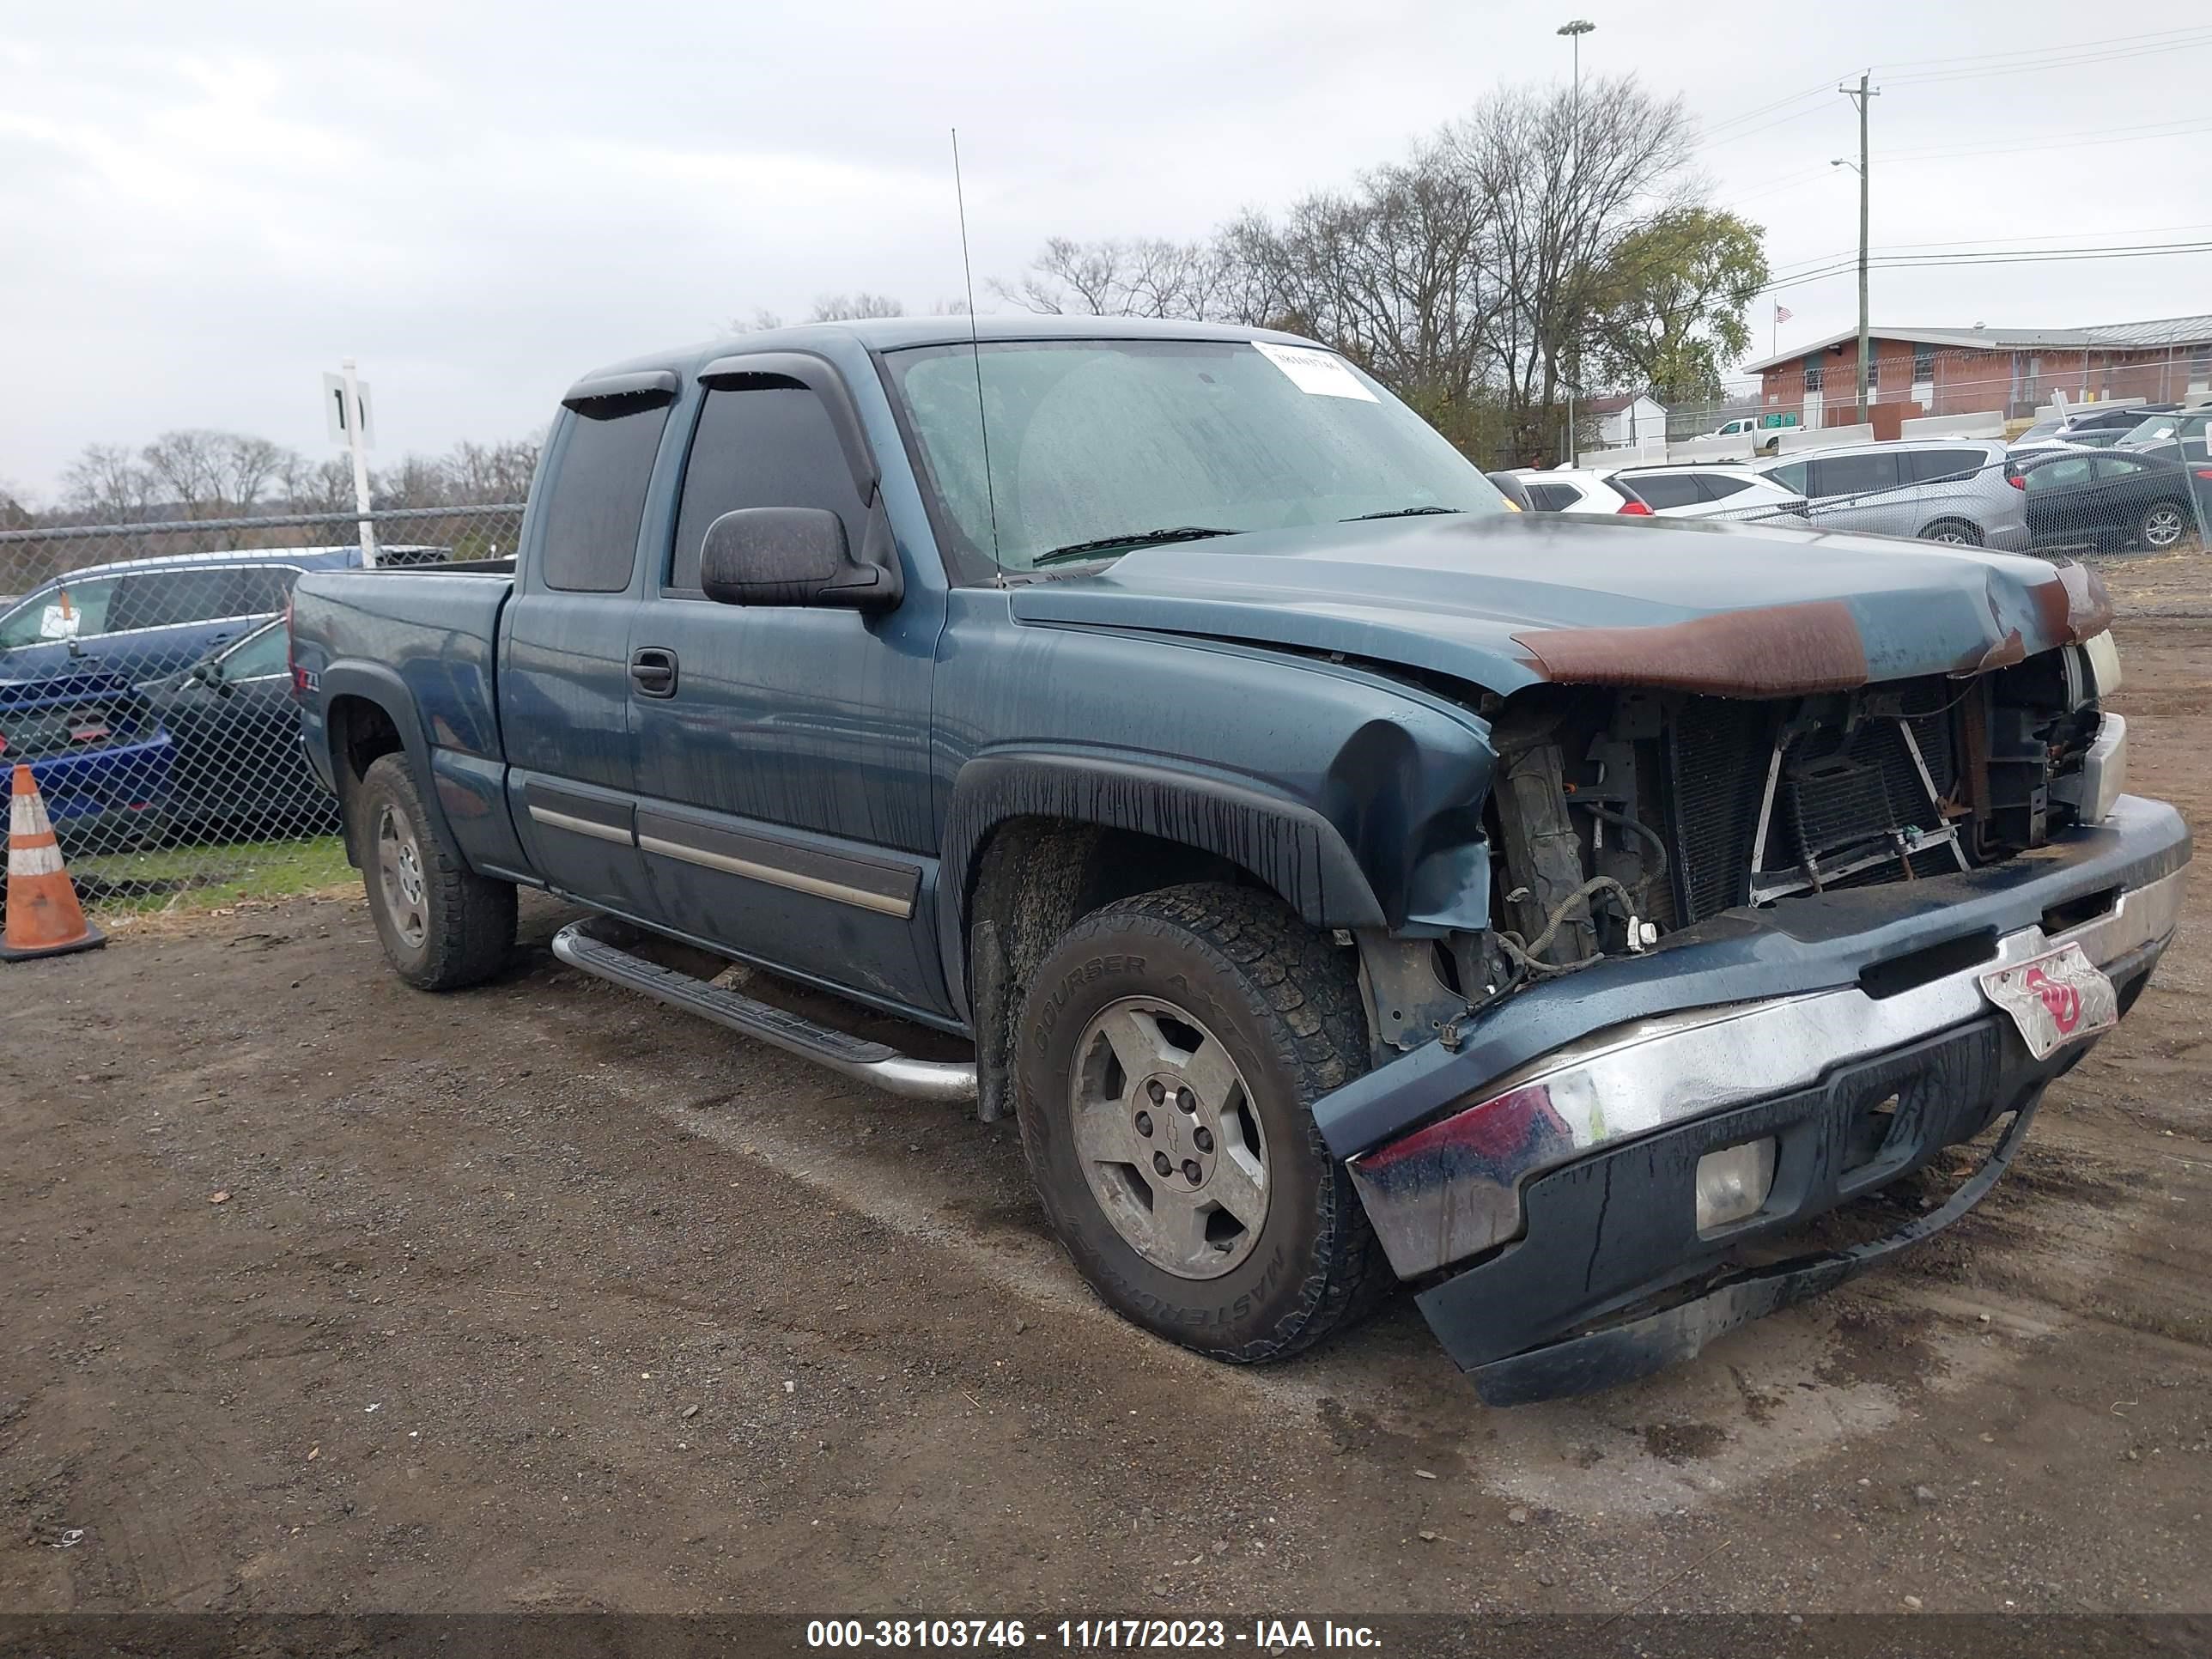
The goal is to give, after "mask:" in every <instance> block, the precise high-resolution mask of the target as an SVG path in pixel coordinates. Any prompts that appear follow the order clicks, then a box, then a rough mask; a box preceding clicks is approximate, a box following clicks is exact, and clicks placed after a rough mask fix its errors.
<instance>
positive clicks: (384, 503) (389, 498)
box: [369, 455, 453, 507]
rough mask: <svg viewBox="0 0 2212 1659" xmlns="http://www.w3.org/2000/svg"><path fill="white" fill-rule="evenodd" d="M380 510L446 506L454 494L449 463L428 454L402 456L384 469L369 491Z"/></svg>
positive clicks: (379, 472) (377, 475) (371, 498)
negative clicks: (449, 481)
mask: <svg viewBox="0 0 2212 1659" xmlns="http://www.w3.org/2000/svg"><path fill="white" fill-rule="evenodd" d="M369 499H370V500H371V501H374V503H375V505H377V506H378V507H445V506H447V505H449V504H450V503H451V501H452V499H453V498H452V494H451V491H450V489H449V485H448V477H447V467H446V465H445V464H444V463H443V462H441V461H440V460H437V459H434V458H433V457H430V456H428V455H402V456H401V457H400V458H399V459H398V461H396V462H394V463H393V464H392V465H390V466H387V467H382V468H380V469H379V470H378V471H377V474H376V477H375V479H374V487H373V488H372V489H371V490H370V492H369Z"/></svg>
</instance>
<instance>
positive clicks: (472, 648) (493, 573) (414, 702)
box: [292, 561, 514, 773]
mask: <svg viewBox="0 0 2212 1659" xmlns="http://www.w3.org/2000/svg"><path fill="white" fill-rule="evenodd" d="M501 563H505V561H501ZM513 580H514V579H513V574H512V572H511V570H500V569H497V568H485V566H483V565H479V566H477V567H474V568H461V567H458V566H451V565H448V566H443V567H441V566H436V565H426V566H420V567H416V568H402V569H380V570H349V571H324V572H316V573H313V574H309V575H307V576H303V577H302V578H301V580H300V582H299V585H298V586H296V587H295V589H294V590H293V595H292V659H293V662H294V664H295V666H296V667H297V668H298V670H299V671H301V673H303V674H305V675H307V676H308V677H310V683H311V684H313V685H314V686H315V687H316V688H317V689H318V690H319V694H320V695H319V696H316V697H313V698H310V699H308V701H307V719H308V732H307V736H308V750H309V752H310V754H311V755H313V754H315V752H316V751H317V750H318V747H319V745H320V744H323V743H325V741H326V739H325V737H324V734H323V732H321V731H320V730H319V729H318V728H319V726H320V725H321V721H320V720H319V718H318V715H319V714H321V713H322V712H323V711H324V710H325V709H327V708H332V707H335V706H336V705H337V703H338V702H340V701H341V700H342V699H343V698H344V697H345V696H348V695H350V694H356V693H357V694H362V695H368V696H374V694H375V693H376V692H377V691H378V690H382V691H384V692H386V693H387V694H396V695H389V696H386V697H384V698H382V699H381V701H382V702H384V705H385V706H386V708H392V707H395V706H396V707H398V708H402V709H406V710H411V711H413V712H414V713H415V714H416V716H417V717H418V719H419V721H420V737H421V739H422V743H423V745H424V747H425V749H426V750H427V751H428V757H429V758H430V759H431V760H432V763H433V764H434V766H435V767H437V768H439V769H445V768H452V767H457V768H459V769H465V770H471V771H478V772H483V773H491V772H495V771H496V769H498V768H500V767H501V764H502V762H501V747H500V736H499V703H498V696H497V692H498V683H497V674H496V670H495V658H496V654H497V652H496V642H497V641H498V638H499V619H500V612H501V609H502V608H503V607H504V606H505V605H506V604H507V595H508V594H509V593H510V592H512V591H513ZM395 683H396V684H395ZM323 753H324V755H325V756H326V755H327V750H326V749H325V750H323Z"/></svg>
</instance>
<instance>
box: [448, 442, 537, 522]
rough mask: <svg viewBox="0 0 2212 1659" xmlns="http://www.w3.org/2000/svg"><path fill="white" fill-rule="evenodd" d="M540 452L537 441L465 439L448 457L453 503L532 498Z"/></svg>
mask: <svg viewBox="0 0 2212 1659" xmlns="http://www.w3.org/2000/svg"><path fill="white" fill-rule="evenodd" d="M445 464H446V474H447V489H449V491H450V492H451V495H452V498H453V500H454V501H457V502H465V503H469V504H471V505H489V504H490V503H494V502H505V501H521V500H522V499H524V497H526V495H529V493H530V480H531V477H532V474H534V473H535V472H536V471H538V440H537V439H535V438H510V439H508V440H507V441H505V442H504V443H495V444H477V443H471V442H469V441H467V440H466V439H463V440H462V441H460V442H459V443H458V444H455V445H454V446H453V451H452V453H450V454H448V455H447V457H446V463H445Z"/></svg>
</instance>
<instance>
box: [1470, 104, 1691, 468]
mask: <svg viewBox="0 0 2212 1659" xmlns="http://www.w3.org/2000/svg"><path fill="white" fill-rule="evenodd" d="M1690 136H1691V128H1690V120H1689V116H1688V114H1687V113H1686V111H1685V110H1684V108H1683V106H1682V102H1681V100H1680V99H1679V98H1675V99H1668V100H1659V99H1656V98H1655V97H1653V96H1652V95H1651V94H1649V93H1647V92H1645V91H1644V88H1642V87H1641V86H1639V85H1638V83H1637V82H1636V81H1635V79H1634V78H1633V77H1632V76H1631V77H1626V78H1623V79H1617V80H1616V79H1605V80H1600V81H1597V82H1593V83H1591V84H1589V86H1587V87H1586V88H1585V89H1584V90H1583V94H1582V97H1581V100H1580V101H1579V105H1577V102H1576V101H1575V100H1573V98H1572V97H1571V94H1570V93H1569V92H1568V91H1567V90H1566V89H1565V88H1553V89H1550V90H1548V91H1545V92H1531V91H1525V90H1517V91H1504V92H1498V93H1495V94H1492V95H1491V96H1490V97H1489V98H1487V99H1486V100H1484V101H1483V103H1481V104H1480V105H1479V106H1477V107H1476V108H1475V109H1474V111H1473V112H1471V113H1469V114H1468V116H1467V117H1465V118H1463V119H1462V120H1460V121H1458V122H1456V123H1455V124H1454V125H1452V126H1451V127H1449V128H1448V129H1447V130H1446V132H1445V135H1444V143H1445V144H1446V145H1447V146H1449V149H1450V151H1451V153H1452V155H1453V157H1454V162H1455V167H1457V169H1458V170H1459V171H1460V172H1461V173H1462V175H1463V176H1464V177H1465V178H1466V179H1468V183H1469V185H1471V186H1472V188H1473V189H1474V191H1476V192H1477V194H1478V195H1479V196H1480V198H1481V200H1482V201H1483V203H1484V205H1485V209H1486V214H1487V216H1488V220H1489V226H1488V234H1487V237H1486V249H1487V256H1486V257H1487V258H1488V261H1489V263H1490V264H1491V267H1492V279H1493V280H1494V281H1495V282H1496V283H1498V285H1499V287H1500V288H1501V289H1503V290H1504V295H1505V299H1506V311H1505V313H1504V318H1503V319H1502V320H1503V321H1504V324H1505V326H1504V329H1503V330H1502V331H1501V332H1500V335H1499V338H1498V343H1499V345H1500V347H1501V350H1500V352H1499V358H1500V366H1501V368H1502V369H1503V372H1504V381H1505V390H1506V393H1507V398H1508V401H1509V403H1510V404H1511V405H1512V407H1513V408H1514V409H1515V410H1516V412H1517V414H1518V415H1519V416H1520V417H1521V420H1522V424H1523V428H1524V430H1523V433H1522V442H1523V443H1524V444H1534V445H1540V446H1542V445H1548V444H1549V443H1550V442H1552V441H1553V440H1551V439H1547V438H1546V437H1544V436H1543V435H1542V434H1541V433H1540V432H1539V431H1537V430H1536V429H1535V428H1534V426H1532V425H1531V424H1530V420H1531V416H1532V415H1533V413H1534V411H1535V410H1540V409H1541V410H1546V411H1548V410H1549V409H1550V408H1551V406H1552V404H1553V403H1554V402H1555V401H1556V400H1557V399H1558V398H1559V396H1560V394H1561V391H1562V388H1563V387H1564V386H1568V385H1571V384H1574V383H1575V382H1576V381H1577V380H1578V379H1579V378H1580V365H1581V362H1582V360H1583V353H1584V349H1585V347H1586V346H1587V345H1588V344H1589V341H1590V338H1591V336H1592V332H1593V326H1594V314H1595V311H1596V309H1597V307H1598V305H1599V303H1600V300H1601V289H1602V287H1603V283H1604V276H1603V273H1604V272H1605V271H1606V270H1607V267H1608V265H1609V264H1611V263H1612V256H1613V253H1614V252H1615V251H1616V250H1617V249H1618V247H1619V246H1620V244H1621V243H1622V242H1623V241H1625V240H1628V239H1629V238H1631V237H1633V236H1635V235H1637V234H1638V233H1639V232H1641V231H1643V230H1644V229H1645V228H1647V227H1648V226H1650V224H1651V223H1652V222H1655V221H1656V220H1657V219H1658V218H1660V217H1661V216H1662V215H1664V214H1667V213H1668V212H1670V211H1674V210H1680V209H1681V208H1683V207H1685V206H1687V205H1688V204H1689V203H1690V199H1691V197H1692V180H1691V179H1689V178H1688V177H1687V172H1688V166H1689V160H1690Z"/></svg>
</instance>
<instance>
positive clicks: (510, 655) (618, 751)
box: [499, 374, 676, 915]
mask: <svg viewBox="0 0 2212 1659" xmlns="http://www.w3.org/2000/svg"><path fill="white" fill-rule="evenodd" d="M632 382H643V383H644V384H642V385H633V384H632ZM675 385H676V380H675V376H674V375H673V374H665V375H652V374H647V375H626V376H620V377H614V378H611V379H610V380H607V381H605V382H586V384H585V385H583V386H579V387H577V388H576V390H575V391H574V392H570V393H569V395H568V398H567V399H566V400H564V402H565V409H566V412H565V413H564V414H563V415H562V416H561V417H560V420H559V422H558V423H557V424H556V428H555V430H554V433H553V436H552V439H551V449H550V453H549V455H548V457H547V463H546V465H547V468H548V471H547V476H546V480H545V484H544V494H543V496H542V498H541V500H540V501H539V502H538V504H536V505H534V506H533V507H532V512H531V522H530V525H529V526H528V528H527V530H526V539H525V544H524V547H523V549H522V556H521V558H520V560H519V561H518V564H517V569H516V573H515V579H516V586H515V592H514V597H513V599H510V600H508V601H507V608H506V611H505V612H504V619H503V621H502V623H501V631H502V635H503V637H502V639H501V648H500V657H499V664H500V668H499V723H500V730H501V735H502V737H503V738H504V741H505V743H506V746H507V761H508V764H509V769H508V773H507V791H508V805H509V807H510V808H511V809H512V811H513V815H514V823H515V826H516V828H517V829H518V830H519V831H520V834H521V836H522V838H523V843H524V845H525V846H526V848H528V849H529V853H530V856H531V860H532V864H533V865H534V866H535V867H536V868H537V870H538V872H540V873H541V874H542V875H544V878H545V879H546V880H547V881H548V882H549V883H550V884H551V885H553V886H554V887H556V888H557V889H559V890H562V891H563V892H567V893H573V894H574V895H575V896H577V897H579V898H583V899H588V900H590V901H591V902H592V903H594V904H601V905H605V906H606V907H607V908H610V909H613V910H617V911H622V912H624V913H626V914H628V915H647V914H649V912H650V910H651V908H652V904H651V900H650V898H649V896H648V894H647V890H646V884H645V869H644V865H643V863H642V861H641V857H640V854H639V853H638V849H637V834H636V823H635V819H636V807H635V790H636V786H637V769H636V764H635V756H634V752H633V750H632V747H631V732H630V720H629V710H630V696H629V690H630V684H631V680H630V662H629V635H630V624H631V620H632V617H633V615H634V613H635V611H636V610H637V607H638V599H639V594H640V593H641V591H642V580H643V579H642V577H641V575H640V574H639V568H638V566H639V559H638V541H639V531H640V526H641V520H642V518H643V515H644V511H645V504H646V500H647V491H648V488H649V485H650V483H651V480H652V477H653V462H654V459H655V458H656V457H657V456H658V454H659V449H660V440H661V434H662V432H663V430H664V429H665V427H666V426H667V423H668V410H669V406H670V404H671V402H672V401H673V400H674V396H675Z"/></svg>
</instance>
